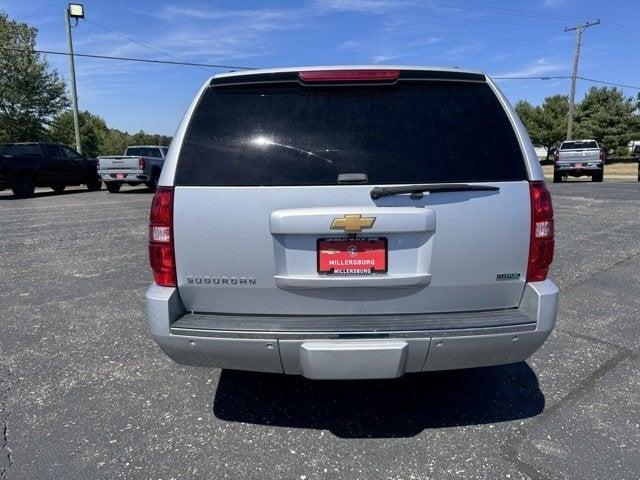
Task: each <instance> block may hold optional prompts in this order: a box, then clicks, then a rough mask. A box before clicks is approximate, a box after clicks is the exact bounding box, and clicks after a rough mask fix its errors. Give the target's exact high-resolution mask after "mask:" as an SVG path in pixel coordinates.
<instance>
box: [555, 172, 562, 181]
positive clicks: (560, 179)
mask: <svg viewBox="0 0 640 480" xmlns="http://www.w3.org/2000/svg"><path fill="white" fill-rule="evenodd" d="M560 182H562V175H560V174H559V173H554V174H553V183H560Z"/></svg>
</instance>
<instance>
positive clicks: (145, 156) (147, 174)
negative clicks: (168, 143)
mask: <svg viewBox="0 0 640 480" xmlns="http://www.w3.org/2000/svg"><path fill="white" fill-rule="evenodd" d="M168 151H169V147H163V146H158V145H132V146H129V147H127V149H126V150H125V152H124V155H122V156H108V157H98V175H99V177H100V178H101V179H102V181H103V182H104V183H105V185H106V186H107V190H109V192H111V193H117V192H118V191H120V187H121V186H122V184H123V183H128V184H129V185H132V186H135V185H140V184H141V183H144V184H145V185H146V186H147V187H148V188H149V190H151V191H152V192H154V191H155V190H156V187H157V186H158V179H159V178H160V172H161V171H162V165H163V164H164V159H165V158H166V156H167V152H168Z"/></svg>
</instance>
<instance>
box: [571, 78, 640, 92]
mask: <svg viewBox="0 0 640 480" xmlns="http://www.w3.org/2000/svg"><path fill="white" fill-rule="evenodd" d="M578 78H579V79H580V80H584V81H585V82H593V83H602V84H604V85H613V86H615V87H622V88H633V89H634V90H640V86H635V85H624V84H622V83H614V82H605V81H604V80H594V79H593V78H585V77H578Z"/></svg>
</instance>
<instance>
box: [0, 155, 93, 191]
mask: <svg viewBox="0 0 640 480" xmlns="http://www.w3.org/2000/svg"><path fill="white" fill-rule="evenodd" d="M67 185H86V186H87V188H88V189H89V190H90V191H95V190H100V189H101V188H102V182H101V181H100V180H99V178H98V173H97V160H96V159H95V158H87V157H86V156H84V155H80V154H79V153H78V152H76V151H75V150H74V149H72V148H71V147H68V146H66V145H60V144H57V143H8V144H6V145H4V147H3V148H2V156H0V190H4V189H5V188H10V189H11V190H12V191H13V194H14V195H15V196H16V197H17V198H29V197H32V196H33V193H34V191H35V189H36V187H51V188H52V189H53V191H54V192H62V191H63V190H64V189H65V187H66V186H67Z"/></svg>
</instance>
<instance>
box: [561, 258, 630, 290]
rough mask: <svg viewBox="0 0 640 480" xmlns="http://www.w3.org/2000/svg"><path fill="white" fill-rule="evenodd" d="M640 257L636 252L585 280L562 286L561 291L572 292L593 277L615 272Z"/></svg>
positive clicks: (591, 274)
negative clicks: (624, 264)
mask: <svg viewBox="0 0 640 480" xmlns="http://www.w3.org/2000/svg"><path fill="white" fill-rule="evenodd" d="M638 256H640V252H636V253H634V254H632V255H629V256H627V257H624V258H622V259H620V260H618V261H617V262H614V263H612V264H611V265H609V266H608V267H607V268H603V269H602V270H598V271H596V272H593V273H590V274H587V275H586V276H585V277H584V278H580V279H578V280H575V281H573V282H571V283H567V284H565V285H562V286H560V287H559V288H560V291H561V292H564V291H566V290H571V289H572V288H574V287H577V286H578V285H580V284H581V283H584V282H586V281H589V280H591V279H592V278H593V277H595V276H596V275H600V274H601V273H605V272H609V271H611V270H614V269H615V268H617V267H619V266H620V265H622V264H623V263H626V262H628V261H630V260H633V259H634V258H636V257H638Z"/></svg>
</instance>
